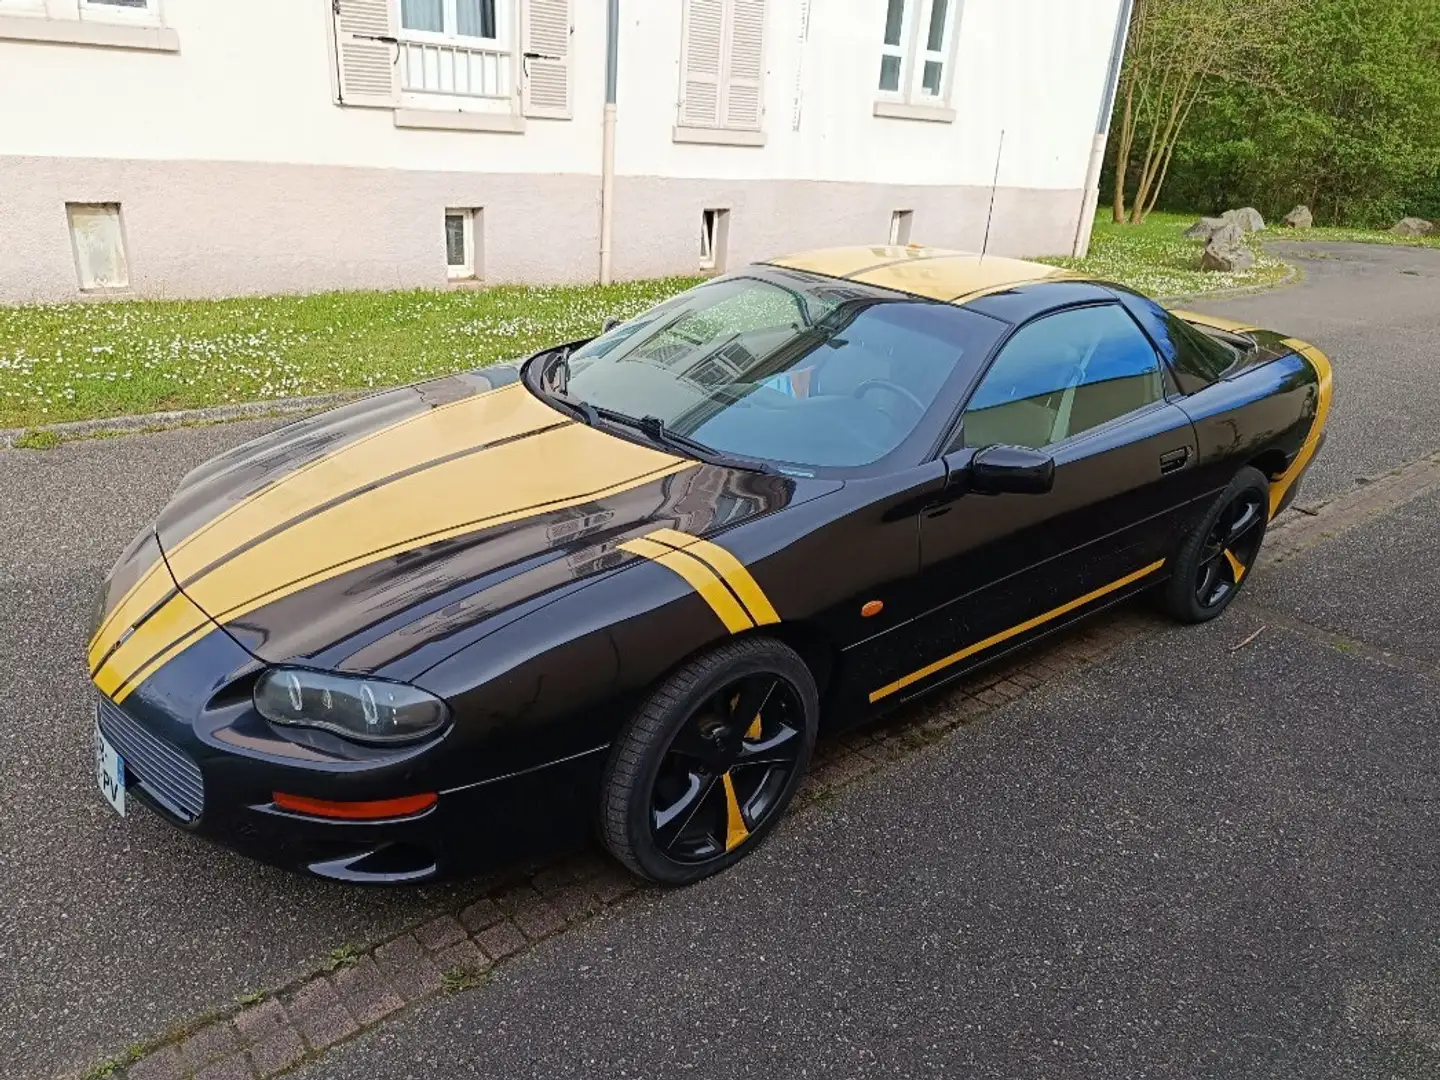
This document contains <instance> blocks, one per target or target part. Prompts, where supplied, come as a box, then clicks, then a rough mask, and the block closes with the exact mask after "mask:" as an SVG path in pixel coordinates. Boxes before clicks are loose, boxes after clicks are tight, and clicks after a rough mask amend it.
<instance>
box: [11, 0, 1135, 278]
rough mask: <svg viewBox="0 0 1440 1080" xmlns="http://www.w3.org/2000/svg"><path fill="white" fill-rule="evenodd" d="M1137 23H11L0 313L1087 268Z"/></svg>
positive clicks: (552, 2) (89, 1) (339, 13)
mask: <svg viewBox="0 0 1440 1080" xmlns="http://www.w3.org/2000/svg"><path fill="white" fill-rule="evenodd" d="M612 6H614V7H615V8H616V10H618V19H617V20H616V22H615V23H614V28H613V29H614V43H615V46H616V53H615V55H616V58H617V72H618V77H617V81H616V92H615V101H616V107H615V111H614V116H615V125H614V142H613V155H612V160H613V175H611V176H610V177H609V185H608V186H609V188H610V190H611V196H610V203H609V213H608V214H603V213H602V202H603V197H602V193H603V192H604V191H605V190H606V189H607V183H606V180H607V177H606V172H607V169H606V166H605V158H606V152H605V147H606V140H605V134H604V131H605V122H604V118H605V113H606V106H605V100H606V68H607V53H608V48H607V46H608V42H609V37H608V34H609V31H610V29H611V26H610V23H609V20H608V16H609V9H610V8H611V7H612ZM1125 8H1128V4H1127V3H1126V2H1125V0H0V302H25V301H54V300H67V299H74V298H76V297H79V296H81V295H90V294H96V293H98V294H103V295H109V294H121V295H140V296H213V295H222V294H234V293H263V292H292V291H315V290H321V289H335V288H397V287H411V286H443V285H445V284H446V282H447V280H451V281H454V280H457V279H460V278H474V279H478V280H485V281H492V282H493V281H532V282H561V281H594V280H596V279H597V276H598V275H599V274H600V272H601V260H602V256H601V246H602V234H603V232H604V231H605V230H604V228H602V219H606V218H608V221H609V231H610V252H609V263H610V270H611V272H612V273H613V276H614V277H615V278H635V277H651V276H659V275H668V274H690V273H695V272H697V271H699V270H701V269H702V268H715V269H723V268H724V266H725V265H726V264H727V263H728V264H729V265H730V266H732V267H733V266H735V265H738V264H740V263H743V262H745V261H749V260H752V259H757V258H764V257H766V256H770V255H775V254H778V253H781V252H784V251H791V250H796V249H805V248H811V247H821V246H826V245H834V244H840V243H856V242H862V243H863V242H872V241H873V242H884V241H886V240H887V239H895V240H898V241H902V242H903V241H907V240H912V239H913V240H915V241H923V242H925V243H930V244H936V245H944V246H950V247H957V248H967V249H977V250H978V249H979V248H980V246H981V244H982V242H983V241H984V237H985V232H986V223H987V214H988V211H989V208H990V204H991V196H992V182H993V181H994V180H995V178H996V175H997V160H998V185H996V187H995V190H994V217H993V227H992V230H991V235H990V241H989V247H990V250H991V251H995V252H1001V253H1007V254H1029V255H1035V254H1043V253H1069V252H1070V251H1071V249H1072V247H1073V246H1074V245H1075V243H1076V236H1077V231H1079V232H1080V233H1081V234H1082V235H1084V236H1088V229H1085V230H1080V229H1078V227H1079V225H1080V224H1081V222H1082V221H1083V220H1087V218H1086V215H1085V204H1086V186H1087V170H1088V169H1089V166H1090V163H1091V157H1092V144H1093V143H1094V140H1095V133H1096V117H1097V115H1100V114H1102V113H1104V112H1108V104H1107V101H1108V93H1107V91H1108V89H1109V86H1108V84H1109V80H1110V73H1111V60H1112V54H1113V51H1114V48H1115V46H1116V43H1117V41H1119V40H1121V37H1120V35H1118V34H1117V25H1118V24H1119V22H1120V20H1121V19H1122V17H1123V15H1124V10H1123V9H1125ZM1002 131H1003V133H1004V138H1003V150H1002V149H1001V133H1002Z"/></svg>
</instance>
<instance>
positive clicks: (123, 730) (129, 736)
mask: <svg viewBox="0 0 1440 1080" xmlns="http://www.w3.org/2000/svg"><path fill="white" fill-rule="evenodd" d="M99 721H100V730H101V731H102V732H103V733H104V735H105V738H107V739H109V740H110V745H111V746H113V747H115V749H116V750H118V751H119V752H120V756H121V757H122V758H123V759H124V760H125V773H126V775H127V776H129V775H132V774H133V775H134V777H135V781H136V783H138V784H139V785H140V786H141V787H143V788H144V789H145V790H146V791H147V792H149V793H150V795H152V796H153V797H154V798H155V799H156V800H157V801H158V802H159V803H160V804H161V805H162V806H164V807H165V808H166V809H167V810H169V811H170V812H171V813H173V814H174V815H175V816H176V817H179V818H183V819H184V820H186V821H193V820H194V819H195V818H197V817H199V816H200V811H201V810H203V809H204V807H205V781H204V780H203V779H202V778H201V776H200V767H199V766H198V765H196V764H195V762H193V761H191V760H190V759H189V758H188V757H186V756H185V754H183V753H182V752H181V751H180V750H178V749H177V748H176V747H174V746H171V745H170V744H169V743H168V742H166V741H165V740H164V739H161V738H160V737H159V736H158V735H155V734H152V733H151V732H149V731H147V730H146V729H145V728H143V727H141V726H140V725H139V724H137V723H136V722H135V721H134V720H132V719H130V717H128V716H126V715H125V713H123V712H122V711H121V710H120V709H119V707H118V706H116V704H115V703H114V702H113V701H111V700H110V699H109V698H106V697H101V698H100V705H99Z"/></svg>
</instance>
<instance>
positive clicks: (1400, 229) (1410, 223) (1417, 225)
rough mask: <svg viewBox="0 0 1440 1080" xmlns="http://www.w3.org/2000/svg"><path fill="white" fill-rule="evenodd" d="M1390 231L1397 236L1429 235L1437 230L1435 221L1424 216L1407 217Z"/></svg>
mask: <svg viewBox="0 0 1440 1080" xmlns="http://www.w3.org/2000/svg"><path fill="white" fill-rule="evenodd" d="M1390 231H1391V232H1392V233H1394V234H1395V235H1396V236H1429V235H1430V234H1431V233H1433V232H1434V231H1435V223H1434V222H1431V221H1426V220H1425V219H1424V218H1418V217H1407V218H1405V219H1404V220H1402V221H1401V222H1400V224H1398V225H1396V226H1395V227H1394V228H1393V229H1391V230H1390Z"/></svg>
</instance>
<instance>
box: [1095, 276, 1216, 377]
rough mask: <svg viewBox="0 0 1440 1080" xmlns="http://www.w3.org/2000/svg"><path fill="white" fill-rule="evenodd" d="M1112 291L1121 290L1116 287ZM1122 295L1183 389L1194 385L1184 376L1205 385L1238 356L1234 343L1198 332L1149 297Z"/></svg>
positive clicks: (1128, 293)
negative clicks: (1179, 378)
mask: <svg viewBox="0 0 1440 1080" xmlns="http://www.w3.org/2000/svg"><path fill="white" fill-rule="evenodd" d="M1115 291H1116V292H1117V293H1121V292H1122V290H1120V289H1116V290H1115ZM1122 298H1123V299H1124V300H1125V306H1126V307H1127V308H1129V309H1130V312H1131V314H1133V315H1134V316H1135V318H1136V319H1138V320H1139V321H1140V325H1141V326H1143V327H1144V328H1145V331H1146V333H1148V334H1149V335H1150V337H1151V338H1152V339H1154V341H1155V345H1156V347H1157V348H1158V349H1159V350H1160V355H1161V356H1163V357H1165V360H1166V362H1168V363H1169V365H1170V367H1171V368H1172V369H1173V370H1174V371H1175V373H1176V374H1177V375H1179V376H1181V377H1182V379H1181V382H1182V388H1183V389H1186V390H1190V391H1192V392H1193V390H1195V389H1198V387H1195V386H1185V385H1184V383H1185V380H1184V378H1183V377H1184V376H1189V377H1190V379H1191V380H1199V381H1200V382H1201V383H1204V384H1206V385H1208V384H1210V383H1212V382H1214V381H1215V380H1216V379H1218V378H1220V376H1221V375H1223V374H1224V373H1225V372H1226V371H1228V370H1230V368H1232V367H1234V366H1235V364H1236V363H1237V362H1238V361H1239V360H1240V356H1241V354H1240V351H1239V350H1238V349H1236V348H1235V347H1234V346H1232V345H1227V344H1226V343H1225V342H1223V341H1219V340H1217V339H1215V338H1212V337H1210V336H1209V335H1208V334H1205V333H1202V332H1201V331H1199V330H1197V329H1196V328H1195V327H1193V326H1191V325H1190V324H1189V323H1187V322H1185V321H1184V320H1183V319H1180V318H1177V317H1176V316H1174V315H1172V314H1171V313H1170V312H1168V311H1166V310H1165V309H1164V308H1163V307H1161V306H1160V305H1159V304H1157V303H1155V302H1154V301H1153V300H1147V299H1146V298H1145V297H1143V296H1140V295H1138V294H1136V293H1131V292H1123V293H1122Z"/></svg>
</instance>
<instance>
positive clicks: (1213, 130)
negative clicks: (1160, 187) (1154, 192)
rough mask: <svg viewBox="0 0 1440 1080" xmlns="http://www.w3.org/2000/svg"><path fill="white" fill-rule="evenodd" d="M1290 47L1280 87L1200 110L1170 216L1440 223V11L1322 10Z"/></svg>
mask: <svg viewBox="0 0 1440 1080" xmlns="http://www.w3.org/2000/svg"><path fill="white" fill-rule="evenodd" d="M1287 37H1288V42H1287V45H1286V47H1285V48H1284V50H1283V51H1281V52H1279V53H1278V54H1277V55H1276V56H1275V57H1274V59H1273V62H1272V64H1271V66H1270V69H1269V78H1270V81H1271V83H1272V84H1273V85H1272V86H1270V87H1266V88H1257V87H1254V86H1249V85H1244V84H1230V85H1225V86H1222V87H1221V88H1219V90H1218V91H1217V92H1216V93H1214V94H1212V95H1209V96H1208V97H1207V98H1206V99H1205V100H1203V101H1201V102H1200V103H1199V104H1198V105H1197V106H1196V109H1195V111H1194V114H1193V116H1192V117H1191V118H1190V121H1189V123H1188V124H1187V125H1186V130H1185V133H1184V134H1183V135H1182V136H1181V137H1180V139H1179V142H1178V143H1177V146H1176V150H1175V155H1174V162H1173V165H1172V168H1171V181H1170V184H1169V187H1168V190H1167V193H1166V195H1165V196H1164V198H1163V199H1162V204H1165V205H1169V206H1173V207H1176V208H1179V207H1182V206H1183V207H1185V208H1187V209H1203V210H1218V209H1221V208H1222V207H1224V206H1226V205H1230V206H1233V205H1237V204H1238V203H1241V202H1243V203H1245V204H1249V205H1254V206H1258V207H1260V208H1261V209H1262V210H1264V211H1266V213H1267V214H1283V213H1285V212H1286V211H1287V210H1289V209H1290V208H1291V207H1292V206H1294V205H1295V204H1296V203H1297V202H1303V203H1305V204H1306V205H1308V206H1309V207H1310V208H1311V210H1313V211H1314V212H1315V215H1316V218H1317V220H1320V221H1322V222H1327V223H1330V222H1335V223H1355V224H1386V225H1388V224H1393V223H1394V221H1395V220H1396V219H1397V218H1399V217H1401V216H1402V215H1404V214H1416V215H1418V216H1420V217H1425V218H1435V217H1440V123H1437V121H1436V118H1437V117H1440V0H1313V2H1312V3H1311V4H1309V5H1308V7H1307V8H1306V9H1305V10H1303V11H1301V12H1299V13H1298V16H1297V18H1296V20H1295V22H1294V23H1293V24H1292V26H1291V29H1290V32H1289V34H1288V35H1287Z"/></svg>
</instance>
